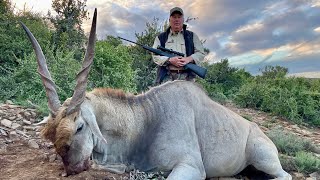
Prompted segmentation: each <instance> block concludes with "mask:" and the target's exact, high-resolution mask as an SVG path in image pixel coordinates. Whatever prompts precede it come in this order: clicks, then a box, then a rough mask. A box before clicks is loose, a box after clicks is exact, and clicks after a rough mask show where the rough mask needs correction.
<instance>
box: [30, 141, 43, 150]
mask: <svg viewBox="0 0 320 180" xmlns="http://www.w3.org/2000/svg"><path fill="white" fill-rule="evenodd" d="M28 146H29V147H31V148H34V149H39V148H40V147H39V145H38V143H37V142H36V141H35V140H34V139H30V140H29V141H28Z"/></svg>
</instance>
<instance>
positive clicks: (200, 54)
mask: <svg viewBox="0 0 320 180" xmlns="http://www.w3.org/2000/svg"><path fill="white" fill-rule="evenodd" d="M183 15H184V14H183V10H182V9H181V8H179V7H174V8H172V9H171V10H170V19H169V23H170V26H169V28H168V29H167V30H166V31H165V32H163V33H161V34H160V35H159V36H157V37H156V38H155V40H154V44H153V48H157V47H158V46H159V45H161V46H162V47H165V48H167V49H172V50H173V51H177V52H181V53H183V54H185V57H181V56H176V57H172V58H168V57H165V56H158V55H153V61H154V62H155V63H156V64H158V72H157V80H156V81H157V83H158V84H160V83H163V82H166V81H171V80H172V81H173V80H177V79H180V80H187V81H194V78H195V74H194V73H193V72H191V71H190V70H184V68H183V66H184V65H186V64H188V63H195V64H199V63H200V62H201V61H203V59H204V56H205V53H204V48H203V45H202V43H201V41H200V40H199V37H198V36H197V35H196V34H195V33H194V32H192V31H189V30H187V29H186V28H187V25H185V24H183V22H184V17H183Z"/></svg>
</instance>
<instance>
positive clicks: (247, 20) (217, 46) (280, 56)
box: [13, 0, 320, 72]
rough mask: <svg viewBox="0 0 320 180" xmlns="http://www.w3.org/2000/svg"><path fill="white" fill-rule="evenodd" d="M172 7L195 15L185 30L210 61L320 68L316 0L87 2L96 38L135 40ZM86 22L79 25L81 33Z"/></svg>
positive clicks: (252, 67) (40, 0) (319, 23)
mask: <svg viewBox="0 0 320 180" xmlns="http://www.w3.org/2000/svg"><path fill="white" fill-rule="evenodd" d="M13 2H14V3H16V4H17V7H18V5H19V4H20V6H19V8H20V9H21V4H23V3H24V2H26V3H27V4H26V5H30V7H43V8H41V12H47V10H48V9H50V6H51V5H50V0H34V1H27V0H13ZM36 3H42V5H41V6H40V5H38V4H37V5H36ZM45 3H47V4H48V5H44V4H45ZM175 6H180V7H182V8H183V10H184V13H185V19H186V18H187V17H193V18H196V20H192V21H190V22H188V27H189V30H192V31H194V32H196V33H197V34H198V36H199V37H200V39H202V40H206V42H205V44H204V45H205V47H206V48H209V50H210V52H211V53H210V55H209V56H208V57H206V59H207V60H210V61H211V62H217V61H219V60H220V59H222V58H228V59H229V61H230V64H232V65H235V66H239V67H245V68H248V70H250V71H252V72H253V71H255V72H256V71H257V69H258V68H259V67H260V66H263V65H266V63H271V64H275V63H278V64H283V65H287V66H288V67H290V68H291V69H292V71H297V72H298V71H302V70H303V71H306V70H313V71H320V61H319V55H320V52H319V49H320V48H319V44H320V37H319V36H320V21H319V17H320V4H319V0H308V1H304V0H270V1H265V0H256V1H252V0H241V1H234V0H213V1H204V0H175V1H161V0H153V1H148V0H128V1H122V0H90V1H87V7H88V11H89V12H90V13H92V12H93V9H94V8H96V7H97V8H98V22H99V23H98V29H97V34H98V38H99V39H103V38H105V37H106V36H107V35H113V36H123V37H125V38H128V39H132V40H135V33H141V32H143V31H144V30H145V26H146V22H151V21H152V20H153V19H154V18H159V21H160V23H163V22H165V21H166V20H168V18H169V10H170V9H171V8H172V7H175ZM33 10H35V9H33ZM90 21H91V20H90V19H89V20H88V21H86V22H85V24H84V25H83V27H84V29H85V31H86V32H88V30H89V27H90ZM312 59H314V60H312ZM316 59H317V60H318V61H316ZM315 63H318V64H315ZM301 64H303V65H301ZM302 66H303V67H304V68H302ZM315 67H318V69H316V70H315Z"/></svg>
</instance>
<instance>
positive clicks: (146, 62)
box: [131, 18, 163, 92]
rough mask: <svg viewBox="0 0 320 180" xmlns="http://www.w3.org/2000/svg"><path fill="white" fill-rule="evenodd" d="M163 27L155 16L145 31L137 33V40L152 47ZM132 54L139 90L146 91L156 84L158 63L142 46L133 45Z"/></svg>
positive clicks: (147, 24)
mask: <svg viewBox="0 0 320 180" xmlns="http://www.w3.org/2000/svg"><path fill="white" fill-rule="evenodd" d="M162 28H163V27H162V26H161V25H160V24H159V19H158V18H154V19H153V21H152V22H151V23H150V22H147V23H146V30H145V31H144V32H142V33H136V38H137V42H138V43H140V44H143V45H146V46H150V47H152V45H153V42H154V39H155V37H156V36H157V35H159V34H160V32H162ZM131 54H132V55H133V64H132V68H133V69H134V70H135V71H136V73H137V75H136V78H135V82H136V84H137V90H138V92H141V91H145V90H146V89H148V87H150V86H153V85H154V84H155V79H156V69H157V68H156V67H157V65H156V64H155V63H154V62H153V61H152V57H151V54H150V52H149V51H146V50H144V49H143V48H141V47H140V46H132V48H131Z"/></svg>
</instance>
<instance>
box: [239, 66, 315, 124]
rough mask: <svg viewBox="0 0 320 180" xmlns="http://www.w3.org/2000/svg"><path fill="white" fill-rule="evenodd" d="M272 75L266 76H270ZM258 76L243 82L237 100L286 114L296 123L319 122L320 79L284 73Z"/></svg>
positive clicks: (253, 106)
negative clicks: (287, 76) (297, 76)
mask: <svg viewBox="0 0 320 180" xmlns="http://www.w3.org/2000/svg"><path fill="white" fill-rule="evenodd" d="M269 76H270V77H272V78H269V79H268V78H267V77H269ZM267 77H265V76H257V77H255V78H254V79H253V80H252V81H249V82H248V83H246V84H244V85H242V87H241V88H240V89H239V91H238V92H237V93H236V94H235V98H234V102H235V103H236V104H238V105H240V106H242V107H251V108H256V109H260V110H262V111H265V112H270V113H272V114H274V115H278V116H281V117H285V118H287V119H289V120H290V121H293V122H295V123H298V124H300V123H307V124H310V125H315V126H319V125H320V106H319V104H320V93H319V89H317V88H319V81H320V80H308V79H305V78H286V77H283V72H282V71H281V75H279V77H278V76H277V75H275V74H268V76H267Z"/></svg>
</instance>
